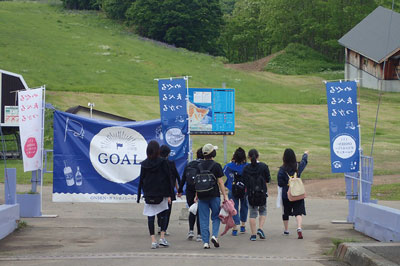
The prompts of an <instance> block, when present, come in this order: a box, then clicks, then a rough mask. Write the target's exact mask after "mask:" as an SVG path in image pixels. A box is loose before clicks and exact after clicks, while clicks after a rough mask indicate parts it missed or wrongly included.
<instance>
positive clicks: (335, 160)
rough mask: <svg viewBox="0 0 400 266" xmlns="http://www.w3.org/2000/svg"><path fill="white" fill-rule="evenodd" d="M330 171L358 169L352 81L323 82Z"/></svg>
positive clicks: (356, 126)
mask: <svg viewBox="0 0 400 266" xmlns="http://www.w3.org/2000/svg"><path fill="white" fill-rule="evenodd" d="M326 98H327V101H328V116H329V136H330V148H331V169H332V173H346V172H357V171H358V170H359V162H360V154H359V143H360V140H359V128H358V117H357V84H356V82H355V81H347V82H328V83H326Z"/></svg>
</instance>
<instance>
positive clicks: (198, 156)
mask: <svg viewBox="0 0 400 266" xmlns="http://www.w3.org/2000/svg"><path fill="white" fill-rule="evenodd" d="M196 157H197V159H204V155H203V147H200V148H199V149H198V150H197V152H196Z"/></svg>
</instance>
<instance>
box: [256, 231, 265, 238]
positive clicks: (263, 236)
mask: <svg viewBox="0 0 400 266" xmlns="http://www.w3.org/2000/svg"><path fill="white" fill-rule="evenodd" d="M257 235H258V236H259V237H260V239H265V234H264V231H263V230H262V229H258V230H257Z"/></svg>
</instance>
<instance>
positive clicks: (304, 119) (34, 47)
mask: <svg viewBox="0 0 400 266" xmlns="http://www.w3.org/2000/svg"><path fill="white" fill-rule="evenodd" d="M0 33H1V36H2V38H0V69H4V70H8V71H12V72H16V73H20V74H22V75H23V76H24V78H25V80H26V81H27V83H28V85H29V86H30V87H35V86H40V85H42V84H46V87H47V92H46V100H47V102H51V103H52V104H53V105H55V106H56V107H57V108H58V109H60V110H66V109H67V108H68V107H71V106H75V105H82V106H87V103H88V102H94V103H95V104H96V106H95V108H96V109H98V110H101V111H105V112H110V113H113V114H116V115H121V116H125V117H129V118H132V119H135V120H148V119H156V118H159V106H158V97H157V94H158V90H157V83H156V81H154V78H166V77H171V76H172V77H175V76H182V75H189V76H190V79H189V86H190V87H221V86H222V83H226V86H227V87H233V88H235V89H236V121H235V123H236V134H235V136H229V137H228V152H227V153H228V159H230V157H231V155H232V153H233V151H234V150H235V148H236V147H238V146H241V147H243V148H244V149H245V150H246V151H247V150H248V149H250V148H257V149H258V150H259V152H260V160H261V161H264V162H266V163H267V164H268V165H269V167H270V170H271V174H272V177H273V179H274V180H276V173H277V169H278V167H279V166H280V165H281V162H282V160H281V158H282V154H283V151H284V149H285V148H287V147H291V148H293V149H294V150H295V152H296V153H297V154H298V157H299V158H300V156H301V153H302V152H303V151H305V150H309V151H310V157H309V166H308V167H307V169H306V172H305V173H304V175H303V177H304V178H331V177H342V176H343V175H342V174H331V172H330V157H329V156H330V154H329V131H328V115H327V107H326V96H325V88H324V83H323V80H324V79H328V80H330V79H340V78H342V77H343V72H325V73H320V74H318V75H317V76H309V75H301V76H299V75H293V76H292V75H291V76H285V75H279V74H273V73H269V72H241V71H237V70H232V69H227V68H225V67H224V65H223V63H222V60H220V59H218V58H214V57H211V56H208V55H203V54H198V53H192V52H188V51H187V50H184V49H176V48H173V47H168V46H165V45H163V44H158V43H154V42H152V41H148V40H143V39H140V38H139V37H137V36H136V35H134V34H132V33H130V32H129V31H128V29H126V28H125V27H124V26H123V25H119V24H115V23H114V22H111V21H109V20H108V19H105V18H104V17H103V15H102V14H101V13H96V12H86V11H82V12H75V11H73V12H71V11H63V10H62V9H61V8H60V6H59V5H46V4H39V3H35V2H29V3H24V2H0ZM359 94H360V102H361V105H360V117H361V119H360V121H361V133H362V148H363V150H364V153H365V154H367V155H369V153H370V150H371V144H372V136H373V129H374V122H375V115H376V108H377V103H378V93H377V92H376V91H372V90H367V89H360V93H359ZM399 103H400V94H399V93H397V94H396V93H385V94H384V95H383V97H382V105H381V109H380V114H379V120H378V127H377V135H376V139H375V147H374V154H373V156H374V174H375V175H386V174H398V173H399V172H400V171H399V170H400V166H399V164H398V161H399V158H400V138H399V137H398V136H399V132H400V120H399V117H400V104H399ZM50 126H51V125H47V128H49V129H50ZM45 138H46V139H47V142H46V143H47V144H46V145H47V147H46V148H51V142H50V140H51V133H50V132H49V131H47V132H46V136H45ZM192 139H193V141H194V147H195V148H196V149H197V148H198V147H200V146H201V145H203V144H204V143H207V142H211V143H213V144H214V145H218V146H219V147H220V149H219V151H218V154H217V158H216V160H217V161H219V162H221V163H222V162H223V149H222V148H223V138H222V136H192ZM7 166H8V167H16V168H17V172H18V182H19V183H29V182H30V173H23V170H22V163H21V161H15V160H14V161H11V160H8V161H7ZM2 167H4V166H3V164H2ZM0 171H3V170H2V169H0ZM51 178H52V177H51V175H50V174H46V175H45V183H51ZM2 181H3V178H0V182H2Z"/></svg>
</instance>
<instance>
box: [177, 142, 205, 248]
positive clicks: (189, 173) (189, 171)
mask: <svg viewBox="0 0 400 266" xmlns="http://www.w3.org/2000/svg"><path fill="white" fill-rule="evenodd" d="M196 158H197V159H196V160H193V161H191V162H189V163H188V164H187V165H186V167H185V170H184V171H183V175H182V178H181V183H180V185H179V189H178V197H181V196H182V193H183V187H184V186H185V183H186V190H185V192H186V203H187V205H188V206H189V207H190V206H192V205H193V204H194V203H195V202H197V197H196V189H195V188H194V179H193V178H194V174H195V173H196V172H197V169H198V164H199V163H200V162H201V161H202V160H203V159H204V156H203V151H202V148H199V149H198V150H197V152H196ZM198 214H199V211H198V210H197V213H196V214H193V213H191V212H189V232H188V234H187V239H188V240H192V239H193V237H194V231H193V229H194V224H195V223H197V237H196V241H197V242H200V241H201V232H200V220H199V215H198Z"/></svg>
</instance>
